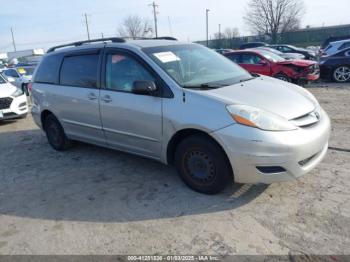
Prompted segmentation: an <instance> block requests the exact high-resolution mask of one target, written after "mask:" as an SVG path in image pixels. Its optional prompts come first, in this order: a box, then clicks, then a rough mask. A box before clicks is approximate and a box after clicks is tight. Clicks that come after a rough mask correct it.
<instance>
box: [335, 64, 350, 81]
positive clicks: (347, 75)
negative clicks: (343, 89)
mask: <svg viewBox="0 0 350 262" xmlns="http://www.w3.org/2000/svg"><path fill="white" fill-rule="evenodd" d="M332 79H333V81H334V82H337V83H346V82H348V81H349V80H350V67H349V66H338V67H337V68H335V69H334V71H333V74H332Z"/></svg>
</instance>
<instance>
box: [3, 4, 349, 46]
mask: <svg viewBox="0 0 350 262" xmlns="http://www.w3.org/2000/svg"><path fill="white" fill-rule="evenodd" d="M151 2H152V0H70V1H67V0H61V1H59V0H29V1H28V0H13V1H12V2H11V1H10V2H9V1H8V0H6V1H5V0H0V6H1V9H0V52H4V51H12V50H13V47H12V42H11V31H10V28H11V27H12V28H13V30H14V35H15V40H16V44H17V49H18V50H21V49H28V48H39V47H44V48H48V47H50V46H52V45H55V44H60V43H65V42H70V41H76V40H82V39H86V38H87V36H86V28H85V25H84V22H83V21H84V19H83V13H87V14H88V15H89V24H90V30H91V35H92V37H100V36H101V33H103V34H104V36H115V34H116V31H117V27H118V25H119V24H120V23H121V21H122V20H123V18H124V17H126V16H127V15H130V14H137V15H140V16H142V17H145V18H148V19H150V21H152V25H153V20H151V19H152V17H153V16H152V8H151V7H150V6H148V4H150V3H151ZM304 2H305V6H306V14H305V16H304V19H303V23H302V25H303V26H306V25H310V26H322V25H337V24H350V16H349V5H350V4H349V0H333V1H330V0H305V1H304ZM156 3H157V4H159V8H158V11H159V15H158V19H159V30H158V31H159V35H170V34H171V32H172V34H173V36H174V37H177V38H179V39H181V40H184V41H196V40H204V39H205V9H206V8H208V9H210V16H209V31H210V34H214V33H215V32H217V31H218V24H221V26H222V28H223V29H224V28H225V27H237V28H238V29H239V32H240V34H241V35H249V34H250V32H249V29H248V28H247V27H246V26H245V25H244V22H243V19H242V17H243V15H244V12H245V8H246V7H247V3H248V0H157V1H156ZM169 21H170V23H169ZM169 24H170V25H171V26H169Z"/></svg>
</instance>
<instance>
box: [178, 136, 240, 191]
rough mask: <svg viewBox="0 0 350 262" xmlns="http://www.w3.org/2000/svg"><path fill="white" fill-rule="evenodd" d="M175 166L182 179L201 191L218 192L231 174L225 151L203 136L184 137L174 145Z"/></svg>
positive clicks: (231, 176) (230, 177)
mask: <svg viewBox="0 0 350 262" xmlns="http://www.w3.org/2000/svg"><path fill="white" fill-rule="evenodd" d="M175 166H176V168H177V170H178V173H179V174H180V176H181V178H182V179H183V181H184V182H185V183H186V184H187V185H188V186H189V187H190V188H192V189H193V190H195V191H197V192H200V193H205V194H216V193H219V192H220V191H222V190H223V189H224V188H225V187H226V186H227V185H228V184H229V183H230V181H232V178H233V174H232V169H231V165H230V163H229V161H228V159H227V156H226V154H225V152H224V151H223V150H222V149H221V147H220V146H219V145H218V144H217V143H216V142H215V141H213V140H212V139H211V138H209V137H205V136H192V137H188V138H186V139H185V140H183V141H182V142H181V143H180V144H179V145H178V147H177V148H176V152H175Z"/></svg>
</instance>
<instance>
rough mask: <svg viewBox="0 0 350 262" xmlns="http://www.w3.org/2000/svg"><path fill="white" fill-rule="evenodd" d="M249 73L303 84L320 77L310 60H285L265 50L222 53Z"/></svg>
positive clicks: (317, 69) (318, 71)
mask: <svg viewBox="0 0 350 262" xmlns="http://www.w3.org/2000/svg"><path fill="white" fill-rule="evenodd" d="M224 55H225V56H226V57H228V58H229V59H231V60H232V61H234V62H236V63H237V64H239V65H240V66H241V67H243V68H244V69H246V70H247V71H249V72H250V73H255V74H260V75H266V76H271V77H275V78H278V79H281V80H284V81H288V82H293V83H296V84H305V83H307V82H309V81H315V80H317V79H318V78H319V77H320V67H319V65H318V63H317V62H315V61H310V60H286V59H284V58H282V57H280V56H279V55H276V54H274V53H271V52H269V51H265V50H258V49H249V50H242V51H234V52H230V53H226V54H224Z"/></svg>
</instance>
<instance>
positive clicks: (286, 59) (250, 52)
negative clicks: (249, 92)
mask: <svg viewBox="0 0 350 262" xmlns="http://www.w3.org/2000/svg"><path fill="white" fill-rule="evenodd" d="M318 49H319V48H318V47H316V46H312V47H310V48H308V49H303V48H298V47H295V46H292V45H268V44H266V43H264V42H251V43H246V44H243V45H241V46H240V51H234V50H231V49H217V50H216V51H217V52H218V53H220V54H222V55H224V56H226V57H228V58H229V59H231V60H232V61H234V62H236V63H238V64H239V65H241V66H242V67H243V68H245V69H246V70H248V71H249V72H251V73H254V74H262V75H267V76H272V77H276V78H278V79H281V80H284V81H288V82H293V83H297V84H301V85H303V84H305V83H306V82H310V81H315V80H317V79H319V78H322V79H324V80H331V81H334V82H338V83H343V82H348V81H350V38H349V36H344V37H333V38H329V39H327V40H326V41H325V43H324V44H323V45H322V46H321V47H320V49H319V50H320V51H318ZM316 61H317V62H316Z"/></svg>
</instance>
